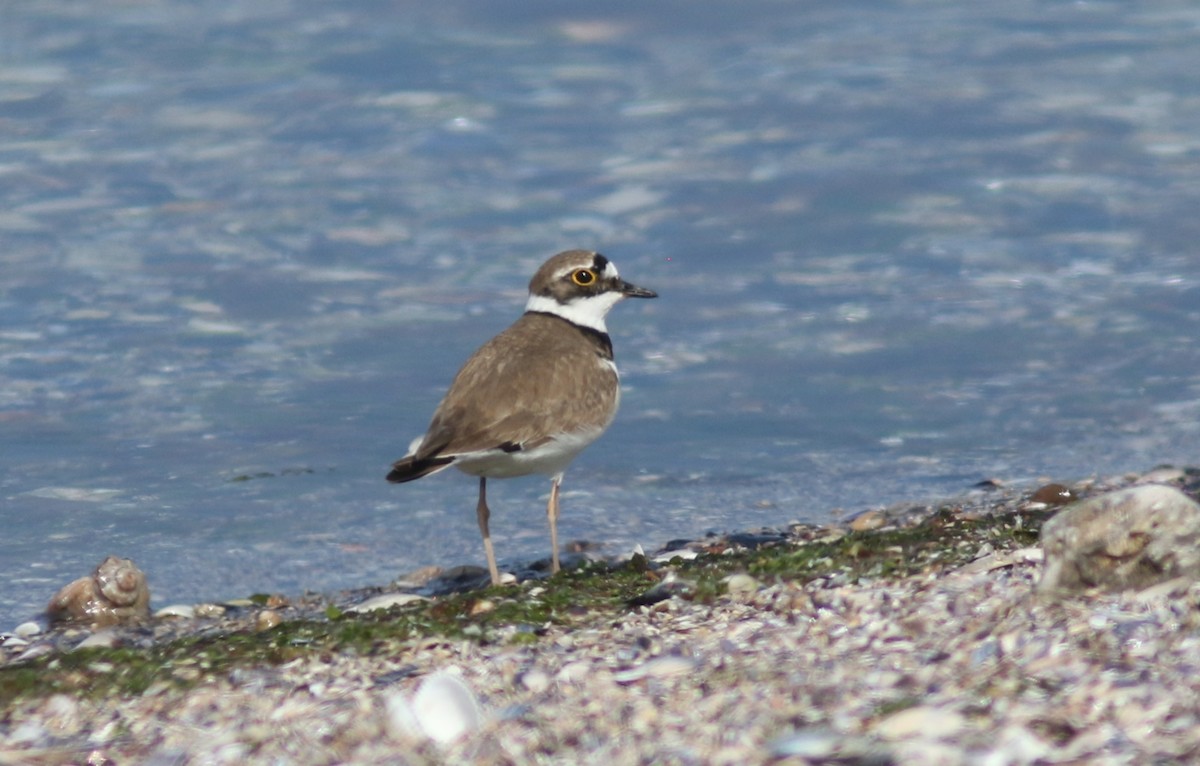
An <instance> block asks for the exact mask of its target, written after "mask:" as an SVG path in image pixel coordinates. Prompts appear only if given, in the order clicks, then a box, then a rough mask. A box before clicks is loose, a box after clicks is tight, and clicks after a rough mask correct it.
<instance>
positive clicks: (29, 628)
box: [13, 620, 42, 638]
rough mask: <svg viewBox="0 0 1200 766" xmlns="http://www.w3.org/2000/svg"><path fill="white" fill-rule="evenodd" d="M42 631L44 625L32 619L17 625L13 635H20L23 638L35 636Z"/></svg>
mask: <svg viewBox="0 0 1200 766" xmlns="http://www.w3.org/2000/svg"><path fill="white" fill-rule="evenodd" d="M41 632H42V626H41V625H38V624H37V623H36V622H34V621H32V620H30V621H29V622H23V623H21V624H20V625H18V626H17V627H15V628H13V635H16V636H20V637H21V638H33V637H34V636H36V635H39V634H40V633H41Z"/></svg>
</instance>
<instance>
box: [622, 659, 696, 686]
mask: <svg viewBox="0 0 1200 766" xmlns="http://www.w3.org/2000/svg"><path fill="white" fill-rule="evenodd" d="M695 670H696V661H695V660H692V659H689V658H687V657H678V656H669V657H657V658H655V659H653V660H650V661H649V662H645V663H642V664H641V665H639V666H638V667H636V668H630V669H629V670H622V671H619V672H617V673H613V680H614V681H616V682H617V683H619V684H629V683H633V682H635V681H641V680H642V679H644V678H670V677H671V676H680V675H684V674H685V673H692V672H694V671H695Z"/></svg>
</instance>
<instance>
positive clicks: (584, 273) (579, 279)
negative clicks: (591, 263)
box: [571, 269, 596, 287]
mask: <svg viewBox="0 0 1200 766" xmlns="http://www.w3.org/2000/svg"><path fill="white" fill-rule="evenodd" d="M571 281H572V282H574V283H575V284H577V285H579V286H580V287H586V286H587V285H590V284H591V283H593V282H595V281H596V272H594V271H592V270H591V269H580V270H579V271H576V272H575V273H574V274H572V275H571Z"/></svg>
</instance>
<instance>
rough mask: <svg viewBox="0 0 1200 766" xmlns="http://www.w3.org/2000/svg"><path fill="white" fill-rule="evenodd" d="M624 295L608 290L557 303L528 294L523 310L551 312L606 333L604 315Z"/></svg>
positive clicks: (572, 322)
mask: <svg viewBox="0 0 1200 766" xmlns="http://www.w3.org/2000/svg"><path fill="white" fill-rule="evenodd" d="M624 297H625V296H624V295H621V294H620V293H618V292H608V293H599V294H598V295H590V296H588V297H586V298H574V299H572V300H570V301H568V302H566V303H559V302H558V301H556V300H554V299H553V298H550V297H547V296H545V295H530V296H529V302H528V303H526V304H525V310H526V311H535V312H537V313H540V314H553V315H554V316H557V317H562V318H563V319H565V320H567V321H568V322H570V323H571V324H574V325H578V326H580V327H586V328H588V329H589V330H595V331H596V332H602V333H604V334H605V335H607V334H608V326H607V325H606V324H604V316H605V315H606V314H607V313H608V312H609V310H610V309H612V307H613V306H615V305H617V303H619V302H620V301H621V299H622V298H624Z"/></svg>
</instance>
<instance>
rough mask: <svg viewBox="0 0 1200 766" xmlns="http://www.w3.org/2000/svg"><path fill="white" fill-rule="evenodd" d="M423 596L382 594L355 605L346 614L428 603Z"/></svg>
mask: <svg viewBox="0 0 1200 766" xmlns="http://www.w3.org/2000/svg"><path fill="white" fill-rule="evenodd" d="M428 600H429V599H427V598H425V597H424V596H418V595H416V594H415V593H384V594H383V595H381V596H375V597H373V598H369V599H367V600H366V601H364V602H362V603H361V604H355V605H354V606H352V607H348V608H347V609H346V611H347V612H373V611H375V610H376V609H384V610H386V609H391V608H392V607H393V606H404V605H405V604H411V603H413V602H416V601H428Z"/></svg>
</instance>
